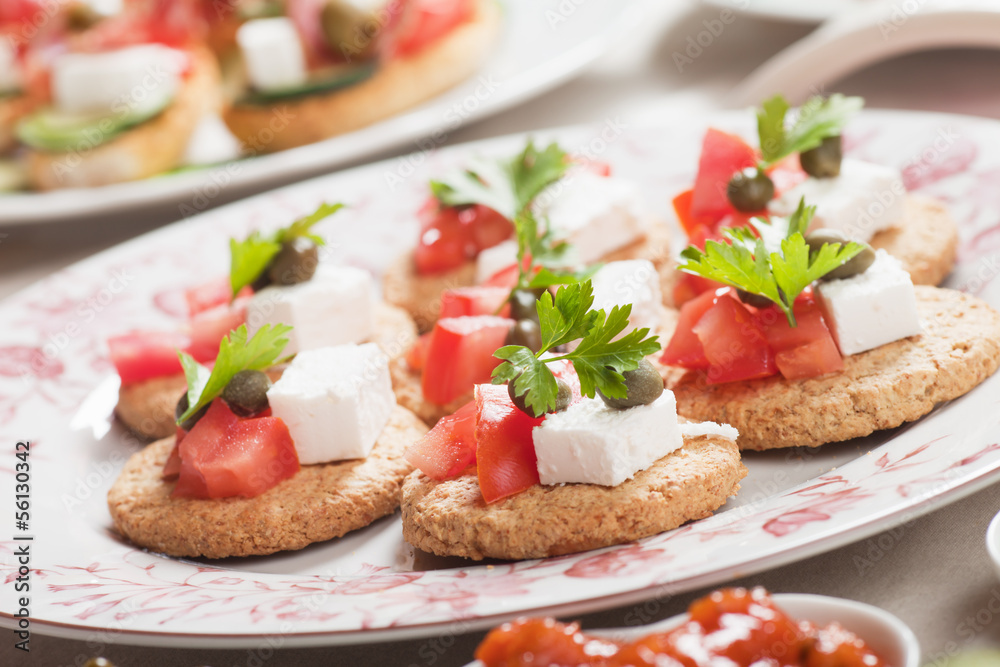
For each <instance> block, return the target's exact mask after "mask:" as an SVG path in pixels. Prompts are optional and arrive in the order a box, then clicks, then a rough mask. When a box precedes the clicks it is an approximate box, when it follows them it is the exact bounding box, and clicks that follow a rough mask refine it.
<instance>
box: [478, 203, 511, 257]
mask: <svg viewBox="0 0 1000 667" xmlns="http://www.w3.org/2000/svg"><path fill="white" fill-rule="evenodd" d="M466 210H467V211H469V212H470V213H469V215H470V216H471V218H472V219H471V220H470V222H469V223H468V224H469V226H470V227H472V238H473V240H474V241H475V242H476V254H477V255H478V254H479V253H480V252H482V251H483V250H486V249H487V248H492V247H493V246H495V245H497V244H498V243H500V242H502V241H506V240H507V239H509V238H510V236H511V234H513V233H514V223H512V222H511V221H510V220H508V219H507V218H505V217H503V215H501V214H500V213H497V212H496V211H494V210H493V209H491V208H489V207H488V206H483V205H482V204H476V205H475V206H472V207H470V208H468V209H466Z"/></svg>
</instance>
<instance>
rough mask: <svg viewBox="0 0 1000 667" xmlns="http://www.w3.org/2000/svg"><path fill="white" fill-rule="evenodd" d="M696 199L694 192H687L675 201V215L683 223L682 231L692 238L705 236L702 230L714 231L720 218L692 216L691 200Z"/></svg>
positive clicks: (675, 198)
mask: <svg viewBox="0 0 1000 667" xmlns="http://www.w3.org/2000/svg"><path fill="white" fill-rule="evenodd" d="M693 198H694V190H693V189H691V190H685V191H684V192H682V193H680V194H679V195H677V196H676V197H674V199H673V202H672V203H673V206H674V213H676V214H677V220H678V221H679V222H680V223H681V229H683V230H684V233H685V234H686V235H687V236H688V238H691V237H692V236H694V235H696V234H703V233H704V232H702V231H700V230H701V228H707V229H714V228H715V223H716V222H718V218H716V217H715V216H710V215H702V216H695V215H692V214H691V200H692V199H693Z"/></svg>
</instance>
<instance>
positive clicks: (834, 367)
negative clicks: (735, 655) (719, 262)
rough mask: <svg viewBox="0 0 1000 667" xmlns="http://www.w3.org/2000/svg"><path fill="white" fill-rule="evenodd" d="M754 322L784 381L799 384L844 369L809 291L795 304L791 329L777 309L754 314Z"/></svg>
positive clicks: (842, 361)
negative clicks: (773, 355)
mask: <svg viewBox="0 0 1000 667" xmlns="http://www.w3.org/2000/svg"><path fill="white" fill-rule="evenodd" d="M754 319H756V320H757V323H758V325H759V326H760V328H761V330H762V331H763V332H764V336H765V337H766V338H767V341H768V343H769V344H770V345H771V348H772V349H773V350H774V351H775V353H776V354H775V363H776V364H777V367H778V370H779V371H780V372H781V375H782V376H783V377H784V378H786V379H788V380H799V379H804V378H810V377H816V376H818V375H824V374H826V373H835V372H837V371H841V370H843V369H844V360H843V358H842V357H841V356H840V351H839V350H838V349H837V344H836V343H835V342H834V340H833V335H832V334H831V333H830V329H829V327H827V326H826V321H825V320H824V319H823V313H822V311H821V310H820V308H819V306H818V305H817V304H816V301H815V299H814V298H813V296H812V292H811V290H809V291H806V292H803V294H801V295H799V298H798V299H796V300H795V323H796V326H795V327H792V326H791V325H790V324H789V323H788V318H786V317H785V314H784V313H782V312H781V311H780V310H779V309H778V307H777V306H773V307H771V308H765V309H762V310H759V311H757V313H756V314H755V315H754Z"/></svg>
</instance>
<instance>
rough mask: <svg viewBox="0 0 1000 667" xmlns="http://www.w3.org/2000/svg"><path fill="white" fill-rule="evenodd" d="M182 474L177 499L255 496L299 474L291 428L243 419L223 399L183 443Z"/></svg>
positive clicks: (274, 421) (275, 421)
mask: <svg viewBox="0 0 1000 667" xmlns="http://www.w3.org/2000/svg"><path fill="white" fill-rule="evenodd" d="M178 454H179V455H180V459H181V466H180V474H179V475H178V477H177V484H176V486H175V487H174V490H173V492H172V494H171V495H173V496H174V497H181V498H230V497H233V496H243V497H245V498H253V497H255V496H259V495H260V494H262V493H264V492H265V491H267V490H268V489H270V488H272V487H274V486H275V485H276V484H278V482H280V481H282V480H284V479H288V478H289V477H291V476H292V475H294V474H295V473H296V472H297V471H298V470H299V458H298V454H297V453H296V451H295V445H294V443H293V442H292V437H291V435H290V434H289V433H288V427H287V426H285V423H284V422H283V421H281V420H280V419H278V418H277V417H254V418H252V419H239V418H238V417H237V416H236V415H235V414H233V412H232V411H231V410H230V409H229V408H228V407H227V406H226V404H225V403H224V402H223V401H222V399H216V400H215V401H213V402H212V405H211V406H210V407H209V409H208V412H206V413H205V416H204V417H202V418H201V419H200V420H198V423H197V424H195V425H194V427H193V428H192V429H191V431H190V432H189V433H188V434H187V436H185V437H184V439H183V440H182V441H181V442H180V444H179V445H178Z"/></svg>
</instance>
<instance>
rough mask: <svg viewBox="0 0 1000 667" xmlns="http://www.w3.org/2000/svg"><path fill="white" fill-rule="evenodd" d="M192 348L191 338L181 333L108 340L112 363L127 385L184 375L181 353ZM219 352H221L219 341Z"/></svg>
mask: <svg viewBox="0 0 1000 667" xmlns="http://www.w3.org/2000/svg"><path fill="white" fill-rule="evenodd" d="M190 345H191V337H190V336H188V335H187V334H185V333H182V332H179V331H174V332H156V331H147V332H133V333H127V334H122V335H121V336H115V337H113V338H109V339H108V348H109V349H110V351H111V363H113V364H114V365H115V370H117V371H118V376H119V377H120V378H121V381H122V384H123V385H127V384H133V383H135V382H142V381H143V380H149V379H151V378H155V377H162V376H164V375H176V374H177V373H180V372H181V371H182V369H181V362H180V361H179V360H178V359H177V350H187V349H189V347H190ZM215 349H216V352H218V350H219V348H218V341H216V348H215ZM213 358H214V357H213Z"/></svg>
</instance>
